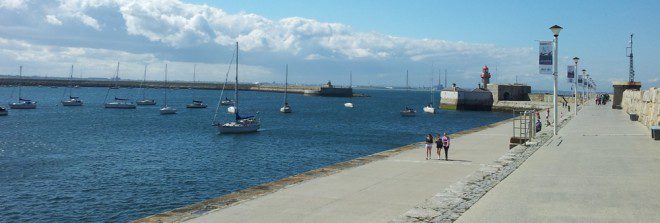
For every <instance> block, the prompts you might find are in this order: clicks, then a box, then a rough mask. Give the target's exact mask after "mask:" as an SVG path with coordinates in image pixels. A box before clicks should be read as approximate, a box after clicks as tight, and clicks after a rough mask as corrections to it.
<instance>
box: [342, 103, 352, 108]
mask: <svg viewBox="0 0 660 223" xmlns="http://www.w3.org/2000/svg"><path fill="white" fill-rule="evenodd" d="M344 107H347V108H352V107H353V103H351V102H346V103H344Z"/></svg>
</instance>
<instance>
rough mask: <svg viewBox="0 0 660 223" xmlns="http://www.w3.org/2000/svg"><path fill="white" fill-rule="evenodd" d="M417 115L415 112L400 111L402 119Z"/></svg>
mask: <svg viewBox="0 0 660 223" xmlns="http://www.w3.org/2000/svg"><path fill="white" fill-rule="evenodd" d="M415 115H417V112H414V111H401V116H403V117H413V116H415Z"/></svg>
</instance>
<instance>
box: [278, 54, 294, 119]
mask: <svg viewBox="0 0 660 223" xmlns="http://www.w3.org/2000/svg"><path fill="white" fill-rule="evenodd" d="M288 95H289V65H288V64H287V65H286V74H285V78H284V106H282V107H281V108H280V112H282V113H291V112H292V111H293V110H291V106H290V105H289V100H288Z"/></svg>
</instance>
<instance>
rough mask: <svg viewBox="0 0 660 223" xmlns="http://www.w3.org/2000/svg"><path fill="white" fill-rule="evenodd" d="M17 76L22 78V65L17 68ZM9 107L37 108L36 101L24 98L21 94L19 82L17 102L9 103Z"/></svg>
mask: <svg viewBox="0 0 660 223" xmlns="http://www.w3.org/2000/svg"><path fill="white" fill-rule="evenodd" d="M18 76H19V78H23V66H19V68H18ZM9 108H11V109H35V108H37V102H36V101H32V100H29V99H24V98H23V95H22V87H21V84H20V83H19V84H18V102H13V103H9Z"/></svg>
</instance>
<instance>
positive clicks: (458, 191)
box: [390, 116, 573, 223]
mask: <svg viewBox="0 0 660 223" xmlns="http://www.w3.org/2000/svg"><path fill="white" fill-rule="evenodd" d="M572 117H573V116H566V117H564V118H562V119H561V120H560V125H559V127H563V126H564V125H566V123H567V122H568V120H570V118H572ZM551 139H552V140H551ZM560 140H561V139H560V138H554V139H553V138H552V128H549V127H546V128H545V130H543V131H541V132H539V133H538V134H537V136H536V137H535V138H534V140H533V141H535V142H537V143H536V144H534V145H531V146H524V145H519V146H516V147H514V148H512V149H511V150H510V151H509V152H507V153H506V154H504V155H503V156H501V157H500V158H499V159H497V160H496V161H494V162H493V163H491V164H489V165H485V166H482V167H481V168H480V169H479V170H477V171H475V172H473V173H471V174H470V175H468V176H467V177H465V178H463V180H461V181H459V182H456V183H454V184H452V185H451V186H450V187H449V188H447V189H445V190H444V191H443V192H440V193H438V194H436V195H435V196H433V197H431V198H429V199H427V200H426V201H424V202H423V203H421V204H419V205H417V206H416V207H414V208H413V209H411V210H409V211H407V212H406V213H404V214H403V215H401V216H399V217H397V218H395V219H393V220H391V221H390V222H392V223H403V222H454V221H456V219H458V218H459V217H460V216H461V214H463V213H464V212H465V211H467V210H468V209H469V208H470V207H471V206H472V205H474V204H475V203H476V202H477V201H478V200H479V199H480V198H481V197H482V196H484V195H485V194H486V193H487V192H488V191H489V190H490V189H492V188H493V187H495V185H497V184H498V183H499V182H501V181H502V180H504V179H505V178H506V177H507V176H509V174H511V173H512V172H513V171H515V170H516V169H517V168H518V167H519V166H520V165H522V163H523V162H525V160H527V158H529V157H530V156H532V154H534V152H536V151H537V150H538V149H539V148H541V146H543V145H544V144H549V143H559V142H558V141H560Z"/></svg>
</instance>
